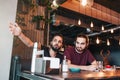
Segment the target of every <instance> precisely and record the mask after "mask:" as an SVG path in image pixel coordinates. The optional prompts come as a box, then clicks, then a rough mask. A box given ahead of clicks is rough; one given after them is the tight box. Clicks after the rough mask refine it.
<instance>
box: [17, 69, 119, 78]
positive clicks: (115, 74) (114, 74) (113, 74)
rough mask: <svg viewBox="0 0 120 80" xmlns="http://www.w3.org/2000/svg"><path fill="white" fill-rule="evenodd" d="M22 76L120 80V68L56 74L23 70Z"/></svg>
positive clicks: (20, 74)
mask: <svg viewBox="0 0 120 80" xmlns="http://www.w3.org/2000/svg"><path fill="white" fill-rule="evenodd" d="M18 76H21V77H25V78H27V77H29V78H27V79H33V80H46V79H47V80H107V79H109V80H120V69H117V70H116V71H100V72H92V71H81V72H79V73H71V72H68V73H60V74H56V75H55V74H54V75H45V74H34V75H33V74H31V73H30V72H29V71H27V72H26V71H25V72H21V73H19V74H18Z"/></svg>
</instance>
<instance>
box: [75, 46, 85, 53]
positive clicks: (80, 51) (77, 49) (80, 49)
mask: <svg viewBox="0 0 120 80" xmlns="http://www.w3.org/2000/svg"><path fill="white" fill-rule="evenodd" d="M75 49H76V51H77V52H78V53H83V52H84V51H85V49H82V48H77V47H76V48H75Z"/></svg>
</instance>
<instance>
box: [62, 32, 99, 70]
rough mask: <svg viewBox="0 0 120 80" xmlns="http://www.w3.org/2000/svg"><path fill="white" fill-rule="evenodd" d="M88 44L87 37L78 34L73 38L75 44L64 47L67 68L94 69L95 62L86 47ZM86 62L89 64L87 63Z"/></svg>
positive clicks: (95, 66)
mask: <svg viewBox="0 0 120 80" xmlns="http://www.w3.org/2000/svg"><path fill="white" fill-rule="evenodd" d="M88 45H89V38H88V37H87V36H86V35H84V34H78V35H77V37H76V39H75V46H74V47H68V48H66V49H65V52H64V55H65V56H66V58H67V62H68V66H69V68H80V69H82V70H90V71H94V70H96V68H97V63H96V60H95V58H94V57H93V55H92V54H91V52H90V51H89V50H88V49H87V48H88ZM88 63H89V64H90V65H87V64H88Z"/></svg>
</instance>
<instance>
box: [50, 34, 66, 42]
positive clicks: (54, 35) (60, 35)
mask: <svg viewBox="0 0 120 80" xmlns="http://www.w3.org/2000/svg"><path fill="white" fill-rule="evenodd" d="M56 36H59V37H61V38H62V40H63V43H64V37H63V35H62V34H60V33H56V34H53V35H52V37H51V40H50V41H52V40H53V38H54V37H56Z"/></svg>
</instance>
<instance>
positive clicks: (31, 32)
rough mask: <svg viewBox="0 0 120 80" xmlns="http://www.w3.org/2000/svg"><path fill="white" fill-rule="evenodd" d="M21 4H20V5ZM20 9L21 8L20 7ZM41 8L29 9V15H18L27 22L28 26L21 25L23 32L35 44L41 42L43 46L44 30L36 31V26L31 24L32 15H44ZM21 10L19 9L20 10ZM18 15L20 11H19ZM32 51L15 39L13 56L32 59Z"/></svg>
mask: <svg viewBox="0 0 120 80" xmlns="http://www.w3.org/2000/svg"><path fill="white" fill-rule="evenodd" d="M35 1H36V0H33V3H35ZM18 4H19V3H18ZM18 8H19V7H18ZM40 8H41V7H40V6H39V7H34V8H33V9H31V10H30V9H28V10H29V11H28V13H27V14H18V16H20V17H23V18H24V20H25V21H23V22H24V23H25V25H26V26H23V25H21V24H19V26H20V27H21V29H22V32H23V33H24V34H25V35H26V36H27V37H29V38H30V39H31V40H32V41H33V42H41V43H42V44H43V41H44V30H36V24H35V23H33V22H31V20H32V17H31V16H32V15H39V14H40V13H43V12H42V11H43V10H42V11H41V9H40ZM22 9H23V11H25V10H26V8H25V7H23V8H22ZM18 10H19V9H18ZM17 13H18V11H17ZM32 50H33V48H29V47H27V46H26V45H25V44H23V42H21V41H20V39H19V38H18V37H14V45H13V52H12V54H13V55H18V56H20V57H21V58H22V59H31V57H32Z"/></svg>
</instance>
